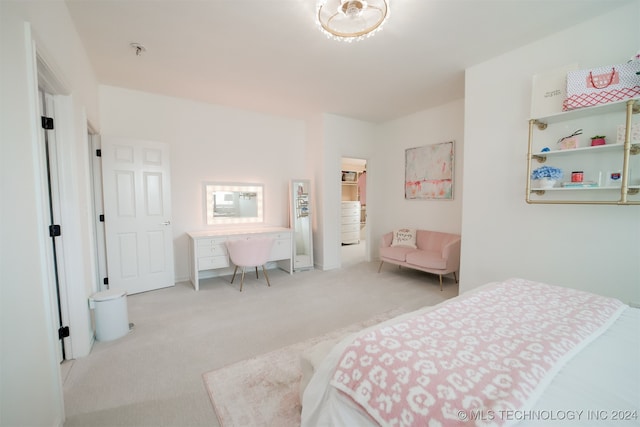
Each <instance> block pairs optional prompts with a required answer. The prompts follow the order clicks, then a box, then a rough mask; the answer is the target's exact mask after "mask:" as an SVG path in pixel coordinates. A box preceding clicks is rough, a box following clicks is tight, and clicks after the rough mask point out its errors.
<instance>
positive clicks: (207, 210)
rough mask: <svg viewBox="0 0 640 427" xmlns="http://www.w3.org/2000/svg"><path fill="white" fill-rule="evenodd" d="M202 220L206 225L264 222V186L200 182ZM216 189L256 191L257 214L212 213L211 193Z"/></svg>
mask: <svg viewBox="0 0 640 427" xmlns="http://www.w3.org/2000/svg"><path fill="white" fill-rule="evenodd" d="M202 190H203V203H204V208H203V210H204V222H205V224H206V225H218V224H250V223H261V222H264V186H263V185H262V184H251V183H224V182H204V183H203V184H202ZM216 191H239V192H250V193H256V198H257V204H258V206H257V207H258V214H257V216H254V217H218V218H216V217H215V216H214V215H213V193H215V192H216Z"/></svg>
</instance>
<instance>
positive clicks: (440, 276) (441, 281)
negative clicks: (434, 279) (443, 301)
mask: <svg viewBox="0 0 640 427" xmlns="http://www.w3.org/2000/svg"><path fill="white" fill-rule="evenodd" d="M439 276H440V292H442V274H440V275H439Z"/></svg>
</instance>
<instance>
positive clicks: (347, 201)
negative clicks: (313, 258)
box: [340, 157, 367, 267]
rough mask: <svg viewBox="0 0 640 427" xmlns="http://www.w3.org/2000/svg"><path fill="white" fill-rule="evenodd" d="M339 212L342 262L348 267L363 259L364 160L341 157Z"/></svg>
mask: <svg viewBox="0 0 640 427" xmlns="http://www.w3.org/2000/svg"><path fill="white" fill-rule="evenodd" d="M340 184H341V188H342V195H341V201H342V212H341V224H340V227H341V229H340V236H341V242H340V243H341V251H342V252H341V262H342V266H343V267H344V266H348V265H352V264H356V263H359V262H363V261H366V253H367V252H366V248H367V241H366V235H367V161H366V160H365V159H358V158H351V157H343V158H342V173H341V176H340Z"/></svg>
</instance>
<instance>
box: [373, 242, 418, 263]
mask: <svg viewBox="0 0 640 427" xmlns="http://www.w3.org/2000/svg"><path fill="white" fill-rule="evenodd" d="M411 252H416V250H415V249H413V248H410V247H407V246H388V247H384V248H380V258H387V259H392V260H395V261H401V262H404V261H406V259H407V254H409V253H411Z"/></svg>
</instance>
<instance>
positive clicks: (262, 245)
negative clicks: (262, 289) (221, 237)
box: [226, 238, 275, 292]
mask: <svg viewBox="0 0 640 427" xmlns="http://www.w3.org/2000/svg"><path fill="white" fill-rule="evenodd" d="M274 241H275V239H273V238H255V239H238V240H227V241H226V245H227V250H228V251H229V258H231V262H233V263H234V264H235V266H236V268H235V269H234V270H233V277H232V278H231V283H233V280H234V279H235V278H236V272H237V271H238V267H242V278H241V279H240V292H242V285H243V284H244V268H245V267H255V269H256V279H257V278H258V266H262V272H263V273H264V277H265V278H266V279H267V285H268V286H271V283H269V276H267V270H266V269H265V268H264V265H265V264H266V263H267V261H268V260H269V255H270V254H271V248H272V247H273V243H274Z"/></svg>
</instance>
